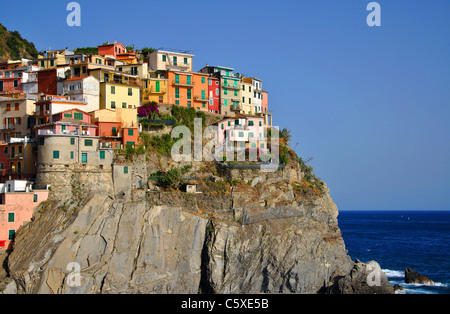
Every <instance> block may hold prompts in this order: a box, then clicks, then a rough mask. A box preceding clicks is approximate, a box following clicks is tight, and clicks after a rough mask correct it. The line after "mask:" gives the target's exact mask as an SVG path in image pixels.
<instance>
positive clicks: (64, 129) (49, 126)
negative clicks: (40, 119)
mask: <svg viewBox="0 0 450 314" xmlns="http://www.w3.org/2000/svg"><path fill="white" fill-rule="evenodd" d="M91 118H92V116H91V115H90V114H89V113H87V112H85V111H82V110H79V109H69V110H65V111H63V112H60V113H57V114H54V115H53V116H52V117H51V120H52V121H53V122H50V123H45V124H41V125H37V126H36V130H37V135H48V134H66V135H89V136H96V135H97V128H98V127H97V126H96V125H94V124H91Z"/></svg>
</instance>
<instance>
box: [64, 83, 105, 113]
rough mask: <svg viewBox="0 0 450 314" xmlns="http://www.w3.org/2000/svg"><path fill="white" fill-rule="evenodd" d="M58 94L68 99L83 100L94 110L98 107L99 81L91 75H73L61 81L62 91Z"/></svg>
mask: <svg viewBox="0 0 450 314" xmlns="http://www.w3.org/2000/svg"><path fill="white" fill-rule="evenodd" d="M59 94H63V95H65V96H67V97H68V98H69V99H70V100H76V101H83V102H85V103H87V104H89V106H90V107H93V108H95V109H94V110H96V109H98V108H100V83H99V81H98V80H97V79H96V78H95V77H93V76H84V77H83V76H82V77H73V78H69V79H66V80H64V81H62V91H60V93H59Z"/></svg>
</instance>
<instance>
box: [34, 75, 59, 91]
mask: <svg viewBox="0 0 450 314" xmlns="http://www.w3.org/2000/svg"><path fill="white" fill-rule="evenodd" d="M56 73H57V72H56V69H47V70H40V71H39V72H38V92H39V93H43V94H46V95H57V94H58V84H57V82H58V79H57V74H56Z"/></svg>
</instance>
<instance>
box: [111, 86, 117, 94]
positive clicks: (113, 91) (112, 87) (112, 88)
mask: <svg viewBox="0 0 450 314" xmlns="http://www.w3.org/2000/svg"><path fill="white" fill-rule="evenodd" d="M111 94H113V95H115V94H116V87H115V86H111Z"/></svg>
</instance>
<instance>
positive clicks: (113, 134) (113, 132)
mask: <svg viewBox="0 0 450 314" xmlns="http://www.w3.org/2000/svg"><path fill="white" fill-rule="evenodd" d="M111 133H112V136H117V128H116V127H115V126H113V127H112V129H111Z"/></svg>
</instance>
